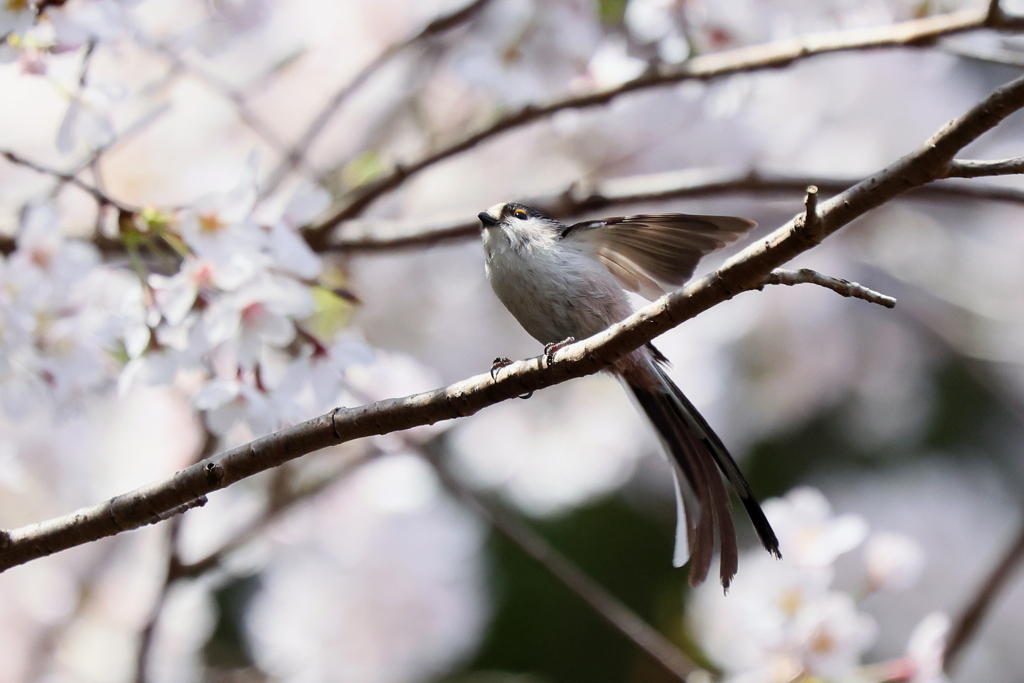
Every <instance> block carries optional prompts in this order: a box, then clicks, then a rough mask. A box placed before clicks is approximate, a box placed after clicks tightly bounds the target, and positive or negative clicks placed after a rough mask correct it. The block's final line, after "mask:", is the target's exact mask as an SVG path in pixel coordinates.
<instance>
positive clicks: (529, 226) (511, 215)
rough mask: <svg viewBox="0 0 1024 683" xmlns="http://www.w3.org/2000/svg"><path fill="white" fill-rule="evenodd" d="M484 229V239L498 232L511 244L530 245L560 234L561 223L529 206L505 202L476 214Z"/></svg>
mask: <svg viewBox="0 0 1024 683" xmlns="http://www.w3.org/2000/svg"><path fill="white" fill-rule="evenodd" d="M477 217H478V218H479V219H480V223H481V225H482V227H483V230H484V239H485V240H486V239H487V238H488V234H489V233H492V232H495V231H497V232H500V233H502V234H503V235H505V237H507V238H508V240H509V242H510V243H512V244H513V245H516V246H519V245H531V244H537V243H543V242H550V241H552V240H555V239H558V237H559V236H560V235H561V229H562V227H563V226H562V225H561V223H559V222H558V221H556V220H554V219H553V218H548V217H547V216H545V215H544V214H542V213H541V212H540V211H537V210H536V209H532V208H530V207H529V206H524V205H522V204H517V203H515V202H506V203H504V204H495V205H494V206H492V207H491V208H489V209H487V210H486V211H481V212H480V213H479V214H477Z"/></svg>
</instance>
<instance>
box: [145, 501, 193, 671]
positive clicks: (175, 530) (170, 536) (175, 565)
mask: <svg viewBox="0 0 1024 683" xmlns="http://www.w3.org/2000/svg"><path fill="white" fill-rule="evenodd" d="M181 520H182V518H181V517H180V516H178V517H175V518H174V519H172V520H171V525H170V528H169V529H168V530H167V566H166V568H165V569H164V582H163V585H161V586H160V592H159V594H158V595H157V597H156V602H155V603H154V604H153V607H152V609H150V611H149V616H148V617H147V618H146V624H145V625H144V626H143V627H142V630H141V631H140V632H139V648H138V652H137V653H136V655H135V678H134V680H135V683H146V680H147V679H148V669H149V655H150V652H151V651H152V647H153V636H154V634H155V633H156V627H157V624H158V623H159V622H160V615H161V614H163V611H164V605H165V604H167V596H168V595H169V594H170V592H171V588H172V587H173V586H174V584H175V583H176V582H177V580H178V576H179V571H180V567H181V561H180V560H179V559H178V536H179V535H180V533H181Z"/></svg>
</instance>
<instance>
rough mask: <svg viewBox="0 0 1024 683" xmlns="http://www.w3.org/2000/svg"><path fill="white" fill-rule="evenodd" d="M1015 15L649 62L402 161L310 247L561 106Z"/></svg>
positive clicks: (319, 230) (968, 13) (977, 14)
mask: <svg viewBox="0 0 1024 683" xmlns="http://www.w3.org/2000/svg"><path fill="white" fill-rule="evenodd" d="M1019 23H1020V22H1019V20H1017V19H1016V18H1011V17H1007V16H1005V15H1004V14H1003V13H1001V12H997V13H992V12H990V11H989V10H987V9H969V10H963V11H960V12H954V13H951V14H942V15H938V16H934V17H928V18H925V19H917V20H914V21H907V22H903V23H900V24H893V25H890V26H880V27H877V28H869V29H854V30H847V31H834V32H828V33H817V34H810V35H806V36H801V37H798V38H793V39H790V40H782V41H777V42H773V43H766V44H763V45H753V46H750V47H742V48H738V49H735V50H725V51H723V52H717V53H714V54H710V55H705V56H701V57H695V58H693V59H691V60H689V61H687V62H686V63H684V64H683V65H681V66H678V67H666V66H657V65H656V66H652V68H651V69H649V70H648V71H647V72H645V73H644V74H642V75H641V76H639V77H638V78H635V79H633V80H631V81H628V82H626V83H623V84H622V85H620V86H618V87H615V88H610V89H607V90H600V91H598V92H595V93H591V94H589V95H582V96H572V97H567V98H565V99H562V100H559V101H557V102H552V103H550V104H547V105H543V106H536V105H527V106H526V107H524V108H522V109H520V110H519V111H517V112H514V113H512V114H509V115H507V116H505V117H502V118H501V119H499V120H497V121H495V122H494V123H493V124H491V125H490V126H488V127H487V128H484V129H483V130H480V131H478V132H476V133H473V134H471V135H468V136H467V137H465V138H463V139H461V140H459V141H457V142H455V143H453V144H451V145H449V146H448V147H444V148H442V149H440V150H437V151H435V152H433V153H431V154H428V155H426V156H425V157H423V158H422V159H419V160H418V161H415V162H412V163H408V164H401V165H398V166H396V167H395V169H394V170H393V171H392V172H391V173H389V174H388V175H386V176H384V177H382V178H379V179H377V180H375V181H373V182H371V183H369V184H367V185H366V186H364V187H363V188H361V189H359V190H357V191H356V192H355V194H354V195H353V196H352V197H351V198H350V200H349V201H348V203H347V204H346V205H345V206H344V207H342V208H340V209H338V210H337V211H335V212H334V213H333V214H332V215H331V216H330V217H328V218H327V219H325V220H324V221H323V222H321V223H318V224H316V225H314V226H312V227H311V228H310V229H309V231H308V234H307V239H308V240H309V242H310V244H311V245H312V246H314V247H322V246H323V242H324V240H325V238H326V236H327V233H328V232H329V230H330V229H331V228H332V227H334V226H335V225H338V224H339V223H341V222H343V221H346V220H349V219H352V218H355V217H357V216H359V215H361V214H362V212H363V211H364V210H365V209H366V208H367V207H368V206H369V205H370V204H371V203H372V202H373V201H375V200H376V199H377V198H378V197H380V196H381V195H383V194H385V193H387V192H390V191H391V190H393V189H395V188H396V187H398V186H399V185H401V184H402V183H403V182H405V181H406V180H407V179H408V178H409V177H411V176H413V175H415V174H417V173H419V172H421V171H423V170H424V169H426V168H429V167H430V166H433V165H434V164H437V163H438V162H441V161H443V160H445V159H447V158H449V157H452V156H454V155H456V154H459V153H461V152H464V151H466V150H468V149H471V148H472V147H475V146H476V145H478V144H479V143H481V142H483V141H484V140H487V139H490V138H492V137H494V136H496V135H498V134H500V133H504V132H505V131H508V130H512V129H514V128H519V127H521V126H525V125H527V124H529V123H533V122H534V121H538V120H540V119H543V118H546V117H548V116H551V115H552V114H554V113H555V112H558V111H561V110H563V109H585V108H589V107H595V106H599V105H603V104H607V103H608V102H610V101H611V100H613V99H615V98H616V97H619V96H620V95H624V94H626V93H630V92H634V91H637V90H644V89H648V88H654V87H661V86H666V85H673V84H676V83H681V82H683V81H688V80H710V79H712V78H719V77H721V76H727V75H731V74H736V73H744V72H751V71H760V70H763V69H774V68H779V67H783V66H788V65H790V64H793V63H794V62H797V61H800V60H803V59H806V58H808V57H812V56H815V55H822V54H828V53H832V52H844V51H851V50H876V49H880V48H886V47H899V46H904V47H920V46H923V45H931V44H932V43H934V41H935V40H936V39H938V38H940V37H942V36H948V35H953V34H956V33H962V32H964V31H971V30H974V29H979V28H984V27H991V28H1009V27H1011V26H1017V25H1018V24H1019Z"/></svg>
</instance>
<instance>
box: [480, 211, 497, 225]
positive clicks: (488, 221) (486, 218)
mask: <svg viewBox="0 0 1024 683" xmlns="http://www.w3.org/2000/svg"><path fill="white" fill-rule="evenodd" d="M476 217H477V218H479V219H480V222H481V223H483V224H484V227H485V228H493V227H494V226H495V225H497V224H498V223H499V222H500V221H498V219H497V218H495V217H494V216H492V215H491V214H489V213H487V212H486V211H481V212H480V213H478V214H477V215H476Z"/></svg>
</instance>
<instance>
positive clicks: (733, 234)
mask: <svg viewBox="0 0 1024 683" xmlns="http://www.w3.org/2000/svg"><path fill="white" fill-rule="evenodd" d="M479 218H480V221H481V223H482V224H483V244H484V254H485V257H486V268H487V278H488V280H490V283H491V287H492V288H493V289H494V293H495V294H497V295H498V298H499V299H501V302H502V303H503V304H505V307H506V308H507V309H508V310H509V312H511V313H512V315H513V316H515V318H516V320H518V321H519V323H520V324H521V325H522V326H523V327H524V328H525V329H526V331H527V332H529V333H530V334H531V335H532V336H533V337H534V338H535V339H537V340H538V341H540V342H541V343H543V344H546V345H547V346H546V348H545V350H546V353H548V354H550V353H552V351H553V350H554V349H556V348H558V347H560V345H562V344H563V342H565V341H566V340H572V339H583V338H585V337H590V336H592V335H594V334H597V333H598V332H601V331H602V330H604V329H606V328H608V327H609V326H611V325H613V324H614V323H617V322H619V321H620V320H622V319H623V318H625V317H627V316H628V315H629V314H630V313H631V312H632V308H631V306H630V304H629V299H628V298H627V296H626V293H625V291H623V289H628V290H630V291H633V292H637V293H639V294H640V295H642V296H644V297H646V298H648V299H653V298H656V297H658V296H661V295H662V294H664V293H665V289H666V288H676V287H679V286H680V285H682V284H683V283H684V282H685V281H686V280H687V279H689V277H690V276H691V275H692V274H693V270H694V268H695V267H696V266H697V262H698V261H699V260H700V259H701V258H702V257H703V256H704V255H705V254H709V253H711V252H713V251H716V250H718V249H721V248H722V247H724V246H725V245H727V244H730V243H731V242H734V241H735V240H737V239H739V238H740V237H742V236H743V235H745V234H746V233H747V232H748V231H749V230H750V229H751V228H752V227H754V225H755V223H754V222H753V221H749V220H746V219H744V218H732V217H728V216H688V215H686V214H678V213H676V214H660V215H643V216H628V217H624V218H606V219H604V220H598V221H586V222H584V223H577V224H575V225H563V224H561V223H559V222H558V221H556V220H554V219H551V218H548V217H547V216H544V215H542V214H540V213H539V212H537V211H535V210H534V209H531V208H529V207H526V206H523V205H521V204H513V203H508V204H498V205H496V206H492V207H491V208H490V209H488V210H487V211H484V212H482V213H480V215H479ZM666 362H667V360H666V358H665V357H664V356H663V355H662V354H661V352H659V351H658V350H657V349H656V348H654V346H653V345H652V344H647V345H645V346H643V347H641V348H639V349H637V350H636V351H633V352H632V353H630V354H628V355H626V356H623V357H622V358H621V359H620V360H619V361H618V362H616V363H615V364H614V365H613V366H612V367H611V368H610V371H611V372H612V373H613V374H615V375H617V376H618V377H619V378H620V379H621V380H622V382H623V383H624V384H625V385H626V387H627V388H628V389H629V391H630V392H631V393H632V395H633V396H634V397H635V398H636V402H637V403H638V404H639V405H640V407H641V409H642V410H643V412H644V413H645V414H646V415H647V417H648V418H649V419H650V421H651V423H652V424H653V425H654V428H655V430H657V432H658V435H659V436H660V437H661V441H662V443H663V444H664V446H665V449H666V450H667V451H668V453H669V454H670V455H671V457H670V458H669V462H670V463H671V464H672V472H673V475H674V476H673V478H674V483H675V490H676V509H677V514H678V523H677V529H676V549H675V557H674V563H675V565H676V566H682V565H683V564H685V563H686V562H687V561H688V560H690V561H691V566H690V584H691V585H697V584H699V583H701V582H703V581H704V579H705V578H706V577H707V574H708V570H709V568H710V566H711V559H712V555H713V553H714V547H715V529H716V527H717V535H718V540H719V547H720V548H721V563H720V576H721V580H722V585H723V586H725V587H728V586H729V582H730V581H731V580H732V577H733V576H734V575H735V573H736V567H737V563H738V552H737V547H736V530H735V529H734V527H733V523H732V517H731V516H730V513H729V496H728V493H727V492H726V489H725V486H724V484H723V483H722V478H721V476H720V474H719V472H721V474H724V475H725V477H726V478H727V479H728V480H729V482H730V483H731V484H732V486H733V488H735V489H736V492H737V493H738V494H739V497H740V500H742V502H743V506H744V507H745V508H746V510H747V514H748V515H749V516H750V520H751V522H752V523H753V525H754V529H755V530H756V531H757V535H758V536H759V537H760V539H761V543H762V545H764V547H765V549H766V550H767V551H768V552H770V553H772V554H774V555H776V556H781V555H780V554H779V541H778V539H777V538H776V536H775V532H774V531H773V530H772V527H771V525H770V524H769V523H768V520H767V518H765V516H764V512H762V511H761V506H760V504H759V503H758V502H757V498H755V497H754V494H753V492H752V491H751V490H750V485H749V484H747V481H746V479H744V477H743V474H742V473H741V472H740V469H739V467H738V466H737V465H736V461H735V460H733V458H732V456H731V455H729V451H728V450H727V449H726V447H725V445H724V444H723V443H722V440H721V439H720V438H719V437H718V435H716V434H715V432H714V431H713V430H712V429H711V427H710V426H709V425H708V423H707V421H706V420H705V419H704V418H703V417H702V416H701V414H700V413H699V412H697V409H696V408H694V406H693V404H692V403H690V401H689V399H687V398H686V396H684V395H683V392H682V391H680V390H679V387H677V386H676V385H675V384H674V383H673V382H672V380H670V379H669V377H668V375H667V374H666V373H665V370H664V369H663V367H662V365H663V364H664V363H666Z"/></svg>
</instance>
